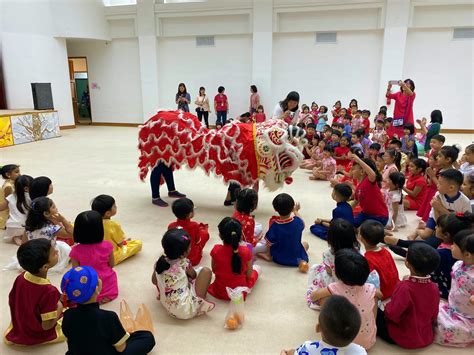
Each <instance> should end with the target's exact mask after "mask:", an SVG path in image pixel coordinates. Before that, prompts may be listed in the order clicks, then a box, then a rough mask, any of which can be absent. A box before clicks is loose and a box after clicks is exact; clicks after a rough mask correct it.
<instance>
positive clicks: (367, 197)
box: [354, 177, 388, 217]
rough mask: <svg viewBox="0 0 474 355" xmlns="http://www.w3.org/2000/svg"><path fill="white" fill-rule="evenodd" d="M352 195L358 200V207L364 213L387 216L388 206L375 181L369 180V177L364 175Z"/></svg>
mask: <svg viewBox="0 0 474 355" xmlns="http://www.w3.org/2000/svg"><path fill="white" fill-rule="evenodd" d="M354 197H355V199H356V200H357V201H359V205H360V208H361V209H362V212H364V214H366V215H369V216H376V217H388V207H387V204H386V203H385V199H384V197H383V195H382V192H381V191H380V187H379V186H378V185H377V182H376V181H374V182H370V180H369V178H368V177H365V178H364V179H363V180H362V182H361V183H360V184H359V185H357V187H356V190H355V194H354Z"/></svg>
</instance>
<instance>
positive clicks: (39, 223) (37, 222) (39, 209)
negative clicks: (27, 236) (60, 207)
mask: <svg viewBox="0 0 474 355" xmlns="http://www.w3.org/2000/svg"><path fill="white" fill-rule="evenodd" d="M52 205H53V201H52V200H51V199H49V198H47V197H38V198H35V199H34V200H33V201H32V202H31V207H30V210H29V211H28V215H27V217H26V222H25V229H26V230H27V231H28V232H33V231H35V230H37V229H41V228H43V226H44V225H45V224H46V222H47V219H46V217H45V216H44V214H45V212H49V210H50V208H51V206H52Z"/></svg>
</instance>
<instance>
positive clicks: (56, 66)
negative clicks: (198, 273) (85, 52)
mask: <svg viewBox="0 0 474 355" xmlns="http://www.w3.org/2000/svg"><path fill="white" fill-rule="evenodd" d="M2 37H3V43H2V45H3V53H2V57H3V66H4V75H5V89H6V96H7V103H8V107H9V108H12V109H13V108H16V109H21V108H24V109H31V108H33V96H32V93H31V84H30V83H35V82H36V83H38V82H39V83H45V82H47V83H51V91H52V95H53V103H54V108H55V109H56V110H58V114H59V121H60V124H61V125H62V126H65V125H73V124H74V116H73V112H72V101H71V89H70V87H69V69H68V59H67V51H66V40H65V39H64V38H53V37H50V36H42V35H30V34H17V33H7V32H4V33H2Z"/></svg>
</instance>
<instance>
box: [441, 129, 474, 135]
mask: <svg viewBox="0 0 474 355" xmlns="http://www.w3.org/2000/svg"><path fill="white" fill-rule="evenodd" d="M441 133H451V134H463V133H468V134H474V129H451V128H443V129H442V130H441Z"/></svg>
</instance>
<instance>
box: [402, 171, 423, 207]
mask: <svg viewBox="0 0 474 355" xmlns="http://www.w3.org/2000/svg"><path fill="white" fill-rule="evenodd" d="M416 186H421V190H420V192H418V195H416V197H414V198H413V199H414V200H415V201H417V202H418V204H421V203H422V202H423V200H424V199H425V196H426V191H427V190H426V186H427V183H426V179H425V176H424V175H423V174H418V175H414V176H412V175H410V176H409V177H408V180H407V184H406V187H407V189H408V190H411V191H412V190H414V189H415V187H416Z"/></svg>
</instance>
